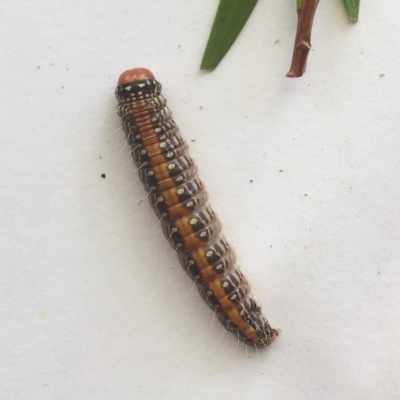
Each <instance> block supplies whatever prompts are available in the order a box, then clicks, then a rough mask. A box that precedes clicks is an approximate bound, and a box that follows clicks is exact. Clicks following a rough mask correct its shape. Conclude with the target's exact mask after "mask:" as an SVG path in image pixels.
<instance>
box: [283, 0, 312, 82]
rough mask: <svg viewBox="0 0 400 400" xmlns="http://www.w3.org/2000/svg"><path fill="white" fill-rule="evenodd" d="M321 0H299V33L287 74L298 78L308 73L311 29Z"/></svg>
mask: <svg viewBox="0 0 400 400" xmlns="http://www.w3.org/2000/svg"><path fill="white" fill-rule="evenodd" d="M318 2H319V0H297V4H298V8H297V15H298V21H297V32H296V39H295V42H294V49H293V56H292V65H291V66H290V70H289V72H288V73H287V74H286V76H287V77H289V78H298V77H300V76H302V75H303V74H304V72H306V67H307V57H308V53H309V52H310V49H311V29H312V24H313V21H314V15H315V11H316V9H317V6H318Z"/></svg>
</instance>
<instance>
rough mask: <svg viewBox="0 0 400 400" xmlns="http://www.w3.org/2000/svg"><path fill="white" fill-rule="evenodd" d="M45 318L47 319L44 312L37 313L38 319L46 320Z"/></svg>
mask: <svg viewBox="0 0 400 400" xmlns="http://www.w3.org/2000/svg"><path fill="white" fill-rule="evenodd" d="M46 317H47V313H46V311H41V312H40V313H39V318H40V319H46Z"/></svg>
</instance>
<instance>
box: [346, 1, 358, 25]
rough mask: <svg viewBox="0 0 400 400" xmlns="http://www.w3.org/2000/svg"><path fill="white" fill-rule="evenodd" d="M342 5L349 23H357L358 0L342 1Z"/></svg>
mask: <svg viewBox="0 0 400 400" xmlns="http://www.w3.org/2000/svg"><path fill="white" fill-rule="evenodd" d="M343 3H344V6H345V7H346V11H347V15H348V16H349V19H350V21H353V22H357V21H358V13H359V12H360V0H343Z"/></svg>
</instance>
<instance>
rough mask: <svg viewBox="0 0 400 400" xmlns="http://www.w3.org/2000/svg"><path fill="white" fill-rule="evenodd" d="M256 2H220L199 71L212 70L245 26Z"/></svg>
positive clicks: (237, 0) (253, 0) (224, 0)
mask: <svg viewBox="0 0 400 400" xmlns="http://www.w3.org/2000/svg"><path fill="white" fill-rule="evenodd" d="M257 1H258V0H221V1H220V3H219V7H218V10H217V14H216V16H215V20H214V24H213V26H212V28H211V33H210V37H209V39H208V43H207V47H206V50H205V52H204V55H203V60H202V61H201V66H200V69H203V70H213V69H215V68H216V67H217V65H218V64H219V63H220V61H221V60H222V59H223V58H224V56H225V54H226V53H227V52H228V50H229V49H230V47H231V46H232V44H233V43H234V42H235V40H236V38H237V37H238V35H239V33H240V31H241V30H242V28H243V27H244V25H245V24H246V22H247V20H248V19H249V17H250V14H251V13H252V11H253V9H254V7H255V5H256V4H257Z"/></svg>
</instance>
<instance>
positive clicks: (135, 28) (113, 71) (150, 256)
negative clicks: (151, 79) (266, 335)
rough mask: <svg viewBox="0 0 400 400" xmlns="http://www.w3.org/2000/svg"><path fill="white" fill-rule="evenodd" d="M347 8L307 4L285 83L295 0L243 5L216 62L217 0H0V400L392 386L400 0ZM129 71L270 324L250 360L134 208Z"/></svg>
mask: <svg viewBox="0 0 400 400" xmlns="http://www.w3.org/2000/svg"><path fill="white" fill-rule="evenodd" d="M292 3H293V4H292ZM362 3H364V4H362V10H361V15H360V22H359V23H358V24H356V25H351V24H350V23H348V22H347V19H346V16H345V12H344V9H343V5H342V4H341V2H340V1H323V2H321V4H320V7H319V9H318V11H317V16H316V21H315V26H314V31H313V51H312V53H311V54H310V59H309V67H308V71H307V74H306V75H305V76H304V77H303V78H302V79H298V80H289V79H287V78H285V76H284V75H285V73H286V72H287V70H288V68H289V63H290V58H291V53H292V43H293V38H294V32H295V25H296V14H295V10H294V1H288V2H283V1H276V2H272V1H261V2H259V4H258V5H257V7H256V9H255V11H254V13H253V15H252V16H251V19H250V21H249V23H248V25H247V26H246V28H245V29H244V31H243V33H242V35H241V36H240V38H239V39H238V41H237V43H236V44H235V45H234V48H233V49H232V50H231V51H230V53H229V54H228V56H227V57H226V58H225V59H224V60H223V62H222V63H221V65H220V66H219V67H218V69H217V70H216V71H215V72H213V73H202V72H200V71H199V69H198V67H199V64H200V60H201V55H202V52H203V49H204V46H205V44H206V41H207V37H208V34H209V29H210V26H211V23H212V20H213V16H214V13H215V10H216V7H217V1H216V0H206V1H201V2H189V1H182V0H168V1H166V0H159V1H155V0H147V1H138V0H120V1H118V2H116V1H114V2H112V1H102V0H97V1H88V2H81V3H80V4H79V6H78V5H76V4H75V3H73V2H70V1H66V0H58V1H50V0H40V1H39V0H37V1H35V2H31V1H27V0H25V1H22V0H21V1H18V2H12V1H10V0H3V1H2V4H1V5H0V8H1V11H2V12H1V15H2V23H1V26H0V41H1V55H2V62H1V64H0V71H1V74H0V75H1V78H0V80H1V110H0V113H1V122H2V123H1V126H2V134H1V136H0V171H1V177H0V182H1V197H0V202H1V203H0V213H1V214H0V216H1V226H0V255H1V270H0V274H1V280H0V285H1V287H0V320H1V325H0V343H1V347H0V376H1V382H0V398H1V399H7V400H14V399H18V400H22V399H51V400H53V399H60V400H64V399H74V400H80V399H85V400H87V399H96V400H97V399H99V400H103V399H104V400H106V399H107V400H110V399H113V400H119V399H121V400H122V399H124V400H125V399H171V400H172V399H174V400H176V399H178V400H179V399H188V398H190V399H221V398H230V399H274V400H293V399H298V400H321V399H323V400H325V399H329V400H337V399H374V400H376V399H383V400H392V399H399V398H400V382H399V381H400V372H399V371H400V347H399V342H400V270H399V264H400V246H399V239H400V212H399V204H400V186H399V179H400V163H399V154H400V136H399V122H400V113H399V109H400V95H399V90H400V79H399V66H398V60H399V59H400V46H399V39H400V25H399V23H398V15H399V12H400V3H399V2H398V1H394V0H391V1H386V2H383V1H382V2H377V1H376V2H368V1H364V0H362ZM276 39H279V43H275V44H274V42H275V40H276ZM136 66H145V67H148V68H150V69H152V70H153V72H154V73H155V75H156V77H157V78H158V79H159V80H160V81H161V82H162V84H163V86H164V94H165V96H166V97H167V98H168V100H169V105H170V108H171V109H172V111H173V113H174V116H175V119H176V121H177V122H178V124H179V125H180V127H181V129H182V132H183V133H184V135H185V136H186V138H187V139H188V140H191V139H194V140H195V142H190V144H191V152H192V155H193V156H194V158H195V159H196V160H197V162H198V165H199V168H200V173H201V177H202V178H203V180H204V182H205V183H206V185H207V187H208V190H209V193H210V198H211V202H212V204H213V205H214V208H215V210H216V211H217V212H218V213H219V215H220V217H221V219H222V221H223V224H224V229H225V233H226V235H227V237H228V238H229V239H230V241H231V243H232V244H233V246H234V247H235V248H236V251H237V254H238V257H239V260H240V264H241V266H242V268H243V270H244V271H245V273H246V275H247V276H248V278H249V280H250V282H251V283H252V286H253V290H254V292H255V294H256V296H257V298H258V299H259V301H260V302H261V304H262V305H263V308H264V310H265V313H266V315H267V316H268V318H269V320H270V322H271V324H272V325H273V326H274V327H279V328H281V329H282V334H281V336H280V337H279V338H278V339H277V340H276V342H275V343H274V344H273V345H272V346H271V347H270V348H269V349H268V350H267V351H262V352H259V354H258V355H257V354H256V353H255V352H254V351H251V350H249V351H248V352H247V353H246V351H245V349H244V347H240V346H237V344H236V340H235V338H234V336H233V335H231V334H226V335H225V336H223V330H222V327H221V326H220V325H219V324H218V323H217V322H214V323H213V324H211V320H212V312H210V311H209V309H208V308H207V307H206V306H205V305H204V304H203V302H202V301H201V299H200V297H199V296H198V294H197V292H196V290H192V283H191V282H190V280H189V279H188V278H187V277H186V275H185V273H184V272H183V271H181V268H180V266H179V263H178V261H177V260H176V259H175V257H174V256H172V257H171V254H172V249H171V248H170V247H169V245H168V244H167V243H166V241H165V240H164V238H163V235H162V233H161V232H160V229H159V227H158V226H155V225H156V222H157V219H156V218H155V216H154V215H153V212H152V210H151V209H150V207H149V206H148V204H147V200H146V199H144V200H143V202H140V200H141V199H143V198H144V197H145V192H144V190H143V188H142V187H141V184H140V182H138V178H137V175H136V173H135V172H133V169H134V168H133V164H132V162H131V159H130V156H129V154H128V148H127V146H125V145H124V141H123V134H122V133H121V131H118V128H119V126H120V125H119V120H118V117H117V115H116V114H115V107H116V101H115V99H114V94H113V91H114V88H115V83H116V80H117V79H118V76H119V74H120V73H121V72H122V71H124V70H125V69H128V68H132V67H136ZM381 74H384V76H380V75H381ZM200 106H201V107H202V108H201V107H200ZM103 173H104V174H106V178H105V179H102V178H101V174H103ZM251 180H252V182H250V181H251Z"/></svg>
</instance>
